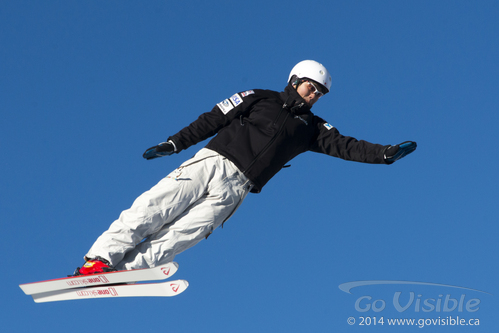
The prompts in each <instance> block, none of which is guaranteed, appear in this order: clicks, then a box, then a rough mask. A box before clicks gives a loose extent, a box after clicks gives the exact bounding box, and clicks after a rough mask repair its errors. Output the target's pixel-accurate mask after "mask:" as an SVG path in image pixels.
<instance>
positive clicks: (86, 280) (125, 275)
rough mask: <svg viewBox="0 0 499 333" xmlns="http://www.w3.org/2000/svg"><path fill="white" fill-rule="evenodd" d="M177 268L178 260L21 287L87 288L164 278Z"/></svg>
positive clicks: (29, 290) (32, 289)
mask: <svg viewBox="0 0 499 333" xmlns="http://www.w3.org/2000/svg"><path fill="white" fill-rule="evenodd" d="M177 270H178V264H177V263H176V262H170V263H168V264H165V265H161V266H157V267H153V268H144V269H134V270H128V271H116V272H107V273H100V274H92V275H82V276H71V277H67V278H60V279H55V280H47V281H40V282H32V283H25V284H20V285H19V287H21V289H22V290H23V291H24V293H25V294H26V295H33V294H39V293H46V292H49V291H55V290H65V289H72V288H85V287H92V286H98V285H106V284H119V283H130V282H139V281H151V280H164V279H166V278H169V277H171V276H172V275H173V274H175V272H176V271H177Z"/></svg>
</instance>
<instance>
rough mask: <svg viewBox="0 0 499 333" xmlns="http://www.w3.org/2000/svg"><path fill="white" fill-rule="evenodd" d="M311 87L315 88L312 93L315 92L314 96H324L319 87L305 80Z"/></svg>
mask: <svg viewBox="0 0 499 333" xmlns="http://www.w3.org/2000/svg"><path fill="white" fill-rule="evenodd" d="M306 82H307V83H308V84H309V85H310V86H311V87H312V88H314V89H315V91H314V92H313V94H315V96H317V97H319V98H320V97H322V96H324V93H322V92H321V91H320V90H319V89H317V87H316V86H315V84H313V83H312V82H310V81H306Z"/></svg>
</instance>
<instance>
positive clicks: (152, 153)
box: [142, 142, 175, 160]
mask: <svg viewBox="0 0 499 333" xmlns="http://www.w3.org/2000/svg"><path fill="white" fill-rule="evenodd" d="M174 152H175V146H174V145H173V144H172V143H171V142H161V143H160V144H159V145H157V146H154V147H151V148H149V149H147V150H146V151H145V152H144V154H143V155H142V157H143V158H145V159H146V160H152V159H153V158H157V157H163V156H169V155H171V154H173V153H174Z"/></svg>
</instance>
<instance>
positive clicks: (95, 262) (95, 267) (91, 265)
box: [73, 257, 116, 276]
mask: <svg viewBox="0 0 499 333" xmlns="http://www.w3.org/2000/svg"><path fill="white" fill-rule="evenodd" d="M85 259H86V260H87V262H85V264H84V265H83V266H82V267H81V268H80V267H78V268H77V269H76V270H75V272H74V274H73V275H74V276H78V275H89V274H97V273H104V272H112V271H115V270H116V269H114V268H112V267H111V264H110V263H109V262H108V261H107V260H106V259H103V258H101V257H95V258H94V259H87V258H85Z"/></svg>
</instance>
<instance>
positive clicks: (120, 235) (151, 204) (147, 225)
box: [86, 149, 247, 268]
mask: <svg viewBox="0 0 499 333" xmlns="http://www.w3.org/2000/svg"><path fill="white" fill-rule="evenodd" d="M227 165H228V166H229V169H235V172H236V174H237V175H238V176H237V177H236V178H238V179H239V181H240V182H242V180H245V177H244V176H243V175H242V174H241V173H240V172H239V170H237V168H235V166H234V165H233V164H232V163H231V162H229V161H228V160H226V159H224V158H223V157H222V156H220V155H219V154H217V153H216V152H213V151H211V150H208V149H202V150H201V151H199V152H198V153H197V154H196V156H194V157H193V158H192V159H190V160H188V161H187V162H185V163H183V164H182V166H180V167H179V168H178V169H176V170H175V171H173V172H172V173H171V174H170V175H168V176H167V177H166V178H164V179H162V180H161V181H160V182H159V183H158V184H157V185H156V186H154V187H153V188H151V190H149V191H147V192H145V193H144V194H142V195H141V196H139V197H138V198H137V199H136V200H135V201H134V203H133V204H132V207H131V208H130V209H128V210H125V211H123V212H122V213H121V215H120V217H119V219H118V220H116V221H115V222H114V223H113V224H111V226H110V227H109V229H108V230H107V231H106V232H104V233H103V234H102V235H101V236H100V237H99V238H98V239H97V240H96V242H95V243H94V245H93V246H92V247H91V249H90V250H89V252H88V253H87V254H86V257H88V258H93V257H96V256H100V257H102V258H104V259H107V260H109V261H110V263H111V264H112V265H113V266H116V265H117V264H118V263H120V262H121V261H122V260H123V258H124V256H125V254H126V253H127V252H130V251H132V250H133V249H135V247H136V246H137V245H138V244H142V243H141V242H143V240H144V239H145V238H148V237H149V236H151V237H149V238H148V240H146V241H144V242H143V243H144V244H147V242H148V241H149V239H150V240H151V241H152V240H153V239H155V238H158V237H157V236H159V234H158V233H159V232H161V230H162V229H163V228H164V227H165V225H170V224H172V223H173V222H174V221H176V220H177V219H179V218H180V217H182V216H188V215H189V211H190V209H191V208H195V207H197V206H202V207H204V205H201V203H198V201H199V200H201V202H203V201H205V200H206V199H207V197H208V196H207V193H210V191H212V190H214V189H215V188H216V185H215V184H216V183H219V181H217V179H220V177H222V179H223V178H226V177H227V175H226V173H227V172H228V171H229V172H232V171H234V170H227ZM241 177H243V178H241ZM214 180H215V181H214ZM212 183H213V184H212ZM213 193H214V192H213ZM246 193H247V192H246ZM221 206H222V207H223V205H221ZM198 209H199V208H198ZM229 209H230V206H229ZM222 210H224V209H222ZM194 212H196V210H194ZM203 214H208V215H207V216H210V215H209V213H208V209H206V208H205V209H204V211H203ZM219 215H220V216H221V215H223V214H220V213H215V212H214V213H212V214H211V216H212V218H211V220H214V219H215V218H216V216H219ZM186 218H187V217H186ZM205 223H206V221H205ZM179 225H180V224H179ZM213 226H214V227H213V229H214V228H216V226H218V225H216V226H215V224H214V225H213ZM180 228H182V227H180ZM191 232H192V231H191ZM199 232H201V231H199ZM188 233H189V232H188ZM155 234H158V235H156V236H152V235H155ZM160 238H161V237H160ZM201 239H202V237H201ZM198 241H199V240H197V238H196V241H195V243H197V242H198ZM171 242H172V241H170V243H171ZM158 243H161V242H160V241H158ZM181 243H182V242H181ZM195 243H194V244H195ZM194 244H192V245H194ZM173 245H174V244H173ZM192 245H190V246H192ZM141 246H142V247H143V245H141ZM190 246H187V247H190ZM187 247H186V248H187ZM155 248H156V247H155ZM180 248H182V246H181V247H180ZM156 251H158V250H156ZM136 252H137V251H135V252H134V253H136ZM150 255H151V253H150ZM133 256H134V255H133V254H131V255H130V256H128V258H131V257H133ZM170 256H171V255H170ZM173 256H174V255H173ZM158 258H159V257H158ZM160 259H161V258H160ZM144 260H145V261H144V263H142V264H141V265H142V267H144V266H145V263H147V262H148V263H150V265H154V263H155V262H156V261H157V260H156V259H154V258H149V259H147V260H146V259H144ZM128 261H130V260H128ZM161 262H163V261H162V260H161ZM122 266H123V265H122ZM130 266H131V265H128V267H130ZM132 268H139V267H132Z"/></svg>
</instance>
